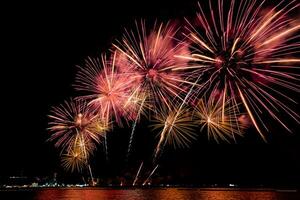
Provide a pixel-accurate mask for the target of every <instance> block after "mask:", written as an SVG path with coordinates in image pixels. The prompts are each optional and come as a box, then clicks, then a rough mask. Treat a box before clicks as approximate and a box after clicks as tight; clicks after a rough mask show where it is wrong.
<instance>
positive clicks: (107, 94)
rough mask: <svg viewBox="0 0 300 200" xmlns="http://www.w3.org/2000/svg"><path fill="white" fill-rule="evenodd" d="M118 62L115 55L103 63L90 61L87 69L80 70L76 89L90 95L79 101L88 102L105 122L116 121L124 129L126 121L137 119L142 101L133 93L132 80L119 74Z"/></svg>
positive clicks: (83, 96)
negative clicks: (124, 121)
mask: <svg viewBox="0 0 300 200" xmlns="http://www.w3.org/2000/svg"><path fill="white" fill-rule="evenodd" d="M115 58H116V54H115V53H114V54H113V55H112V58H111V59H109V60H107V59H106V56H104V55H102V57H101V60H100V59H98V58H96V59H91V58H89V59H88V60H86V64H85V66H84V67H80V70H79V72H78V74H77V77H76V83H75V85H74V87H75V89H77V90H78V91H82V92H85V93H87V94H84V95H82V96H80V97H79V99H84V100H86V101H88V102H89V105H90V106H91V108H92V109H94V110H96V111H97V112H98V113H99V115H100V117H101V118H102V119H106V121H111V119H115V120H116V122H117V123H118V124H119V125H122V122H121V118H122V117H124V118H125V119H128V120H131V119H132V118H133V116H136V114H135V111H136V110H138V108H137V106H138V103H139V102H140V99H137V96H135V95H134V94H133V93H132V83H133V82H132V81H131V79H130V77H129V76H128V75H126V74H124V73H119V72H118V71H117V69H116V68H115Z"/></svg>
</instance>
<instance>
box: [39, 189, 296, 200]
mask: <svg viewBox="0 0 300 200" xmlns="http://www.w3.org/2000/svg"><path fill="white" fill-rule="evenodd" d="M34 199H35V200H52V199H56V200H66V199H68V200H87V199H89V200H102V199H111V200H128V199H130V200H182V199H188V200H211V199H213V200H224V199H225V200H261V199H266V200H286V199H291V200H292V199H300V196H299V193H277V192H275V191H233V190H225V189H224V190H204V189H180V188H169V189H135V190H116V189H45V190H40V191H36V195H35V198H34Z"/></svg>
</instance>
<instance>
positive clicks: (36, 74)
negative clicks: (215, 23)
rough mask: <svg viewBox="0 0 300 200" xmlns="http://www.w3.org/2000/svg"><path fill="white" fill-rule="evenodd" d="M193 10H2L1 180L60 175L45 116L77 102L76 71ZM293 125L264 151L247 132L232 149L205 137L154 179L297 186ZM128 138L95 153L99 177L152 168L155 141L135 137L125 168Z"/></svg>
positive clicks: (147, 5)
mask: <svg viewBox="0 0 300 200" xmlns="http://www.w3.org/2000/svg"><path fill="white" fill-rule="evenodd" d="M101 2H102V1H101ZM4 9H5V8H4ZM196 10H197V7H196V1H181V2H178V3H175V2H173V3H171V1H170V2H164V3H162V1H157V2H156V1H147V2H144V1H140V3H136V2H127V3H120V2H116V1H109V2H107V3H98V4H91V3H82V4H80V3H76V4H74V3H68V4H67V3H64V4H62V3H51V2H50V1H49V2H47V3H46V2H43V3H29V4H28V3H26V4H25V3H22V4H17V3H16V4H13V5H7V11H8V12H5V14H4V15H5V17H4V19H5V22H4V24H3V25H2V26H4V27H2V28H1V29H2V31H4V33H5V36H3V37H2V39H4V47H5V49H4V50H5V53H4V54H3V55H2V56H4V59H3V60H2V62H1V63H2V66H1V71H2V72H1V75H2V76H1V77H2V78H1V81H2V95H1V101H2V109H1V110H2V111H3V110H4V112H2V113H3V114H2V117H1V119H2V120H1V137H0V141H1V145H0V150H1V151H0V152H1V154H2V155H1V159H0V160H1V164H0V169H1V170H0V176H5V175H19V174H21V173H23V174H24V175H49V174H51V173H52V172H53V171H60V170H61V169H60V166H59V164H58V163H59V162H58V156H57V152H56V150H55V149H54V147H53V145H52V144H51V143H49V142H46V139H47V138H48V134H47V131H46V128H47V114H48V113H49V109H50V108H51V106H52V105H57V104H59V103H61V102H62V101H63V100H65V99H67V98H68V97H70V96H74V95H76V93H75V92H74V90H73V88H72V86H71V85H72V83H73V82H74V77H75V74H76V67H75V66H76V65H80V64H82V63H83V61H84V59H85V58H86V57H87V56H97V55H99V53H100V52H103V51H106V50H107V48H109V47H110V44H111V42H112V41H114V39H116V38H118V37H120V36H121V34H122V31H123V28H125V27H133V25H134V20H135V19H141V18H144V19H147V20H149V21H150V22H151V21H153V20H154V19H155V18H158V19H159V20H162V21H166V20H167V19H174V18H177V19H178V20H182V18H183V16H188V17H189V16H194V13H195V11H196ZM295 109H299V107H298V108H295ZM290 124H291V128H292V129H293V130H294V134H287V133H285V132H283V131H282V129H277V128H273V130H272V133H270V136H269V137H268V139H269V143H268V144H265V143H264V142H263V141H262V140H261V139H260V138H259V136H258V134H257V133H255V131H254V130H252V129H250V130H248V134H247V136H246V137H244V138H242V139H240V140H239V141H238V144H236V145H235V144H233V145H216V144H214V143H213V142H207V140H206V137H204V136H203V137H202V138H200V139H201V140H200V142H197V143H194V144H193V146H192V148H191V149H189V150H176V151H174V150H172V149H166V152H165V154H164V155H163V157H162V158H161V166H162V167H161V168H160V171H159V172H158V173H160V174H161V175H163V176H167V175H170V176H173V177H175V178H174V179H175V180H177V181H183V182H191V183H193V182H213V181H219V182H230V181H242V182H245V183H247V182H254V183H263V182H264V183H283V184H296V183H300V136H299V125H297V124H296V123H293V122H291V123H290ZM275 127H276V126H275ZM137 130H141V128H138V129H137ZM128 134H129V130H128V129H115V130H114V132H113V133H112V134H111V136H110V142H109V149H110V161H109V162H108V163H105V160H104V159H103V157H104V154H103V152H102V151H101V147H99V149H100V150H99V153H98V154H97V156H96V158H95V161H94V165H95V168H97V169H98V172H96V173H97V174H99V175H107V174H109V175H111V176H113V175H115V174H121V173H124V172H126V167H127V168H128V171H130V170H131V169H132V168H134V169H136V168H137V167H138V165H139V163H140V161H141V160H143V159H145V158H147V157H148V160H149V155H150V156H151V150H152V146H153V144H154V143H153V141H151V138H153V135H151V136H149V134H151V133H149V132H148V133H145V132H143V131H140V132H139V131H137V134H139V135H138V136H137V139H136V141H137V142H136V143H134V145H135V146H134V153H133V155H132V159H131V163H130V164H128V165H129V166H128V165H126V164H124V162H122V160H123V159H124V155H125V154H126V153H125V152H126V145H127V143H126V142H124V140H125V141H126V139H128V137H129V135H128ZM122 141H123V142H122ZM149 141H150V142H149ZM103 166H104V167H103ZM120 168H122V169H120ZM105 170H106V171H105ZM96 171H97V170H96ZM199 180H200V181H199Z"/></svg>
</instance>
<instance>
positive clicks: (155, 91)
mask: <svg viewBox="0 0 300 200" xmlns="http://www.w3.org/2000/svg"><path fill="white" fill-rule="evenodd" d="M177 31H178V29H176V26H175V25H171V24H169V23H167V24H159V25H157V24H155V25H154V27H153V29H151V30H150V31H147V29H146V25H145V22H143V21H142V22H141V24H140V25H139V24H138V23H137V22H136V30H135V31H127V30H125V34H124V35H123V37H122V39H121V40H119V41H117V42H116V44H114V47H115V48H116V49H117V52H118V55H117V59H116V66H117V67H118V68H119V69H120V71H122V72H123V73H124V74H126V75H129V77H130V78H131V80H133V82H134V83H135V84H134V91H133V93H134V94H135V93H138V94H139V93H141V94H143V97H144V98H147V99H148V100H149V101H150V102H151V104H152V105H154V106H155V105H162V104H164V105H166V106H167V107H171V105H170V104H172V102H173V100H174V98H179V99H180V98H181V97H180V94H182V93H183V94H184V93H186V85H189V82H188V81H186V80H185V74H184V70H183V68H184V66H186V65H187V61H186V60H185V59H181V58H176V57H175V56H174V55H176V54H180V55H185V56H187V55H189V50H188V45H187V44H186V43H185V42H182V41H178V40H176V39H175V38H174V37H175V35H176V33H177Z"/></svg>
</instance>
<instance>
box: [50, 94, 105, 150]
mask: <svg viewBox="0 0 300 200" xmlns="http://www.w3.org/2000/svg"><path fill="white" fill-rule="evenodd" d="M49 118H50V120H51V121H50V122H49V128H48V129H49V130H50V132H51V133H52V135H51V137H50V140H51V141H55V146H56V147H58V148H61V149H62V151H64V150H67V151H69V150H70V149H73V147H74V144H77V143H78V142H79V143H80V144H79V145H84V146H85V147H86V149H87V150H88V151H87V152H92V151H93V150H94V149H95V144H97V143H100V141H101V138H102V137H103V136H104V135H105V133H106V131H107V130H108V126H107V125H108V124H107V123H106V122H102V120H101V118H99V116H97V115H95V112H93V111H92V110H90V108H89V107H88V105H87V103H86V102H84V101H80V100H72V99H71V100H70V102H68V101H65V102H64V103H63V104H61V105H59V106H57V107H53V109H52V110H51V115H49Z"/></svg>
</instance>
